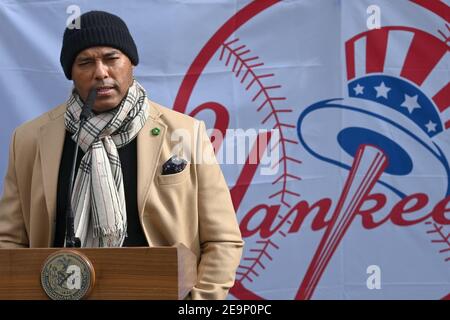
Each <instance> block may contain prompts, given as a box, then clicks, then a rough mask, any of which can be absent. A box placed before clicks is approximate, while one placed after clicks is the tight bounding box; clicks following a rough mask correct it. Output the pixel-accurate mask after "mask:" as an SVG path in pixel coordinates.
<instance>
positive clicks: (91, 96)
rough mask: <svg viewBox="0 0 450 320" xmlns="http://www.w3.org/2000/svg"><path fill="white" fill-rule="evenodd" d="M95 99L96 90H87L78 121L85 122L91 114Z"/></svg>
mask: <svg viewBox="0 0 450 320" xmlns="http://www.w3.org/2000/svg"><path fill="white" fill-rule="evenodd" d="M96 98H97V89H96V88H95V87H93V88H92V89H91V90H89V93H88V96H87V99H86V102H85V103H84V106H83V110H82V111H81V114H80V120H86V119H87V118H89V116H90V115H91V113H92V108H93V107H94V103H95V99H96Z"/></svg>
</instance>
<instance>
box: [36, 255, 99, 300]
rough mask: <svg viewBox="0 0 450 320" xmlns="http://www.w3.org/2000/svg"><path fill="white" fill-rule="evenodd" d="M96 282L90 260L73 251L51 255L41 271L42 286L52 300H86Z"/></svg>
mask: <svg viewBox="0 0 450 320" xmlns="http://www.w3.org/2000/svg"><path fill="white" fill-rule="evenodd" d="M94 282H95V272H94V268H93V267H92V263H91V262H90V261H89V259H88V258H87V257H86V256H85V255H83V254H81V253H79V252H76V251H73V250H61V251H58V252H55V253H54V254H52V255H50V256H49V257H48V258H47V260H46V261H45V263H44V265H43V267H42V270H41V285H42V288H43V289H44V291H45V293H46V294H47V296H48V297H49V298H50V299H52V300H80V299H83V298H86V297H87V296H88V295H89V293H90V291H91V289H92V288H93V286H94Z"/></svg>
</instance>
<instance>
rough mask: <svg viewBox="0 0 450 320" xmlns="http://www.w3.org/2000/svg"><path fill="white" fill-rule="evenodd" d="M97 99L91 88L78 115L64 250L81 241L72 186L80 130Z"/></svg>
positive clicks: (79, 245) (76, 245) (77, 244)
mask: <svg viewBox="0 0 450 320" xmlns="http://www.w3.org/2000/svg"><path fill="white" fill-rule="evenodd" d="M96 97H97V90H96V89H95V88H92V89H91V90H90V91H89V94H88V97H87V99H86V103H85V104H84V106H83V109H82V111H81V114H80V126H79V129H78V133H77V139H76V143H75V152H74V158H73V162H72V171H71V174H70V181H69V192H68V201H67V209H66V245H65V246H66V248H80V247H81V241H80V238H77V237H75V214H74V212H73V208H72V192H73V184H74V180H75V169H76V164H77V159H78V149H79V142H80V133H81V128H82V127H83V124H84V122H85V121H86V120H87V119H88V118H89V116H90V115H91V112H92V111H91V110H92V107H93V105H94V102H95V98H96Z"/></svg>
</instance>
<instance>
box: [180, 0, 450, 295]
mask: <svg viewBox="0 0 450 320" xmlns="http://www.w3.org/2000/svg"><path fill="white" fill-rule="evenodd" d="M319 2H320V1H319ZM372 2H374V1H371V2H370V1H361V4H360V7H358V6H353V7H351V6H350V5H348V4H347V5H346V4H345V3H342V4H341V6H342V8H341V12H342V13H343V15H347V14H348V15H349V16H352V15H357V14H361V15H362V17H364V14H365V8H367V6H369V5H370V4H372ZM375 2H376V3H377V4H378V5H379V6H380V8H381V9H382V10H384V11H383V24H382V26H381V27H380V28H378V29H372V30H368V29H367V27H366V26H365V25H364V24H362V23H360V24H358V23H357V22H352V21H350V22H346V23H347V24H344V27H343V31H342V32H341V33H339V30H336V31H334V30H324V29H323V28H322V27H321V24H320V21H317V19H315V18H314V17H318V16H320V17H321V19H328V20H329V19H331V20H333V19H334V20H336V23H338V22H339V21H340V19H344V18H345V17H336V16H333V15H332V10H330V12H328V11H327V10H321V9H320V5H307V4H304V3H303V2H301V1H298V2H295V1H294V2H290V1H279V0H278V1H277V0H260V1H251V2H247V3H246V4H245V5H242V6H241V7H240V8H239V10H237V12H236V14H235V15H234V16H232V17H230V19H229V20H228V21H226V22H225V23H224V24H223V25H222V26H221V27H220V28H219V29H218V30H217V32H216V33H215V34H214V35H212V37H211V38H210V39H209V40H208V41H207V42H206V43H205V45H204V47H203V48H202V49H201V50H200V52H199V53H198V55H197V56H196V58H195V59H194V61H193V62H192V64H191V66H190V67H189V69H188V71H187V73H186V75H185V77H184V79H183V82H182V84H181V86H180V88H179V91H178V94H177V96H176V99H175V103H174V109H175V110H177V111H180V112H183V113H186V114H190V115H192V116H195V117H197V118H199V119H202V120H205V122H206V123H207V127H209V128H214V129H215V130H216V132H219V133H220V134H221V139H215V138H212V142H213V144H214V147H215V151H216V155H217V157H218V159H219V160H221V163H222V169H223V171H224V174H225V176H226V179H227V181H228V183H229V187H230V191H231V195H232V199H233V203H234V206H235V209H236V211H237V215H238V219H239V222H240V227H241V232H242V235H243V237H244V240H245V242H246V245H245V249H244V254H243V257H242V260H241V264H240V266H239V269H238V272H237V277H236V284H235V286H234V288H233V289H232V290H231V294H232V297H233V298H235V299H340V298H350V299H351V298H363V299H364V298H365V299H383V298H384V299H386V298H393V299H396V298H397V299H398V298H408V297H417V296H420V297H422V298H429V299H442V298H445V297H448V294H449V292H450V287H449V282H450V269H449V266H450V229H449V223H450V221H449V217H448V207H449V201H450V198H449V196H450V165H449V158H450V148H449V131H448V130H449V129H450V85H449V81H448V80H449V77H448V74H449V73H448V72H449V69H448V66H449V65H450V60H449V34H450V28H449V25H448V21H446V17H447V18H448V13H449V11H450V8H449V7H448V6H447V5H445V4H444V3H443V2H440V1H429V2H424V1H420V0H415V1H407V0H405V1H398V2H396V3H395V4H389V1H383V0H379V1H375ZM361 8H362V9H361ZM387 8H389V10H388V9H387ZM358 9H359V10H360V11H361V13H358V12H359V11H358ZM352 10H353V11H355V12H351V11H352ZM395 10H406V11H407V12H408V15H404V16H403V17H401V18H398V16H396V15H395V12H396V11H395ZM319 11H320V12H319ZM269 14H270V16H271V20H270V21H272V22H273V21H277V23H276V24H271V25H267V24H266V21H267V16H268V15H269ZM297 16H302V17H305V19H304V20H301V21H299V20H296V19H295V17H297ZM307 17H310V18H309V19H308V18H307ZM417 17H422V18H423V19H422V18H417ZM418 21H427V22H428V24H425V23H423V22H418ZM430 21H431V22H430ZM330 32H331V33H333V32H337V33H336V35H337V36H336V37H334V36H333V35H329V34H328V33H330ZM262 33H263V34H264V37H261V36H255V35H256V34H262ZM316 38H323V39H329V40H328V41H316V42H312V41H311V40H312V39H316ZM300 44H301V45H300ZM308 44H310V45H308ZM288 53H289V54H288ZM287 57H291V58H287ZM292 57H295V59H294V58H292ZM289 59H291V60H289ZM286 61H288V62H289V65H285V64H283V63H282V62H286ZM211 84H214V86H215V87H216V88H220V90H214V91H211V90H208V88H209V87H210V86H211ZM300 87H301V88H303V89H302V90H299V88H300ZM323 88H326V89H327V90H323ZM237 129H241V130H242V131H240V132H241V134H243V135H245V137H246V138H248V139H247V140H246V143H248V144H247V145H246V146H247V147H246V148H245V150H246V151H245V155H244V157H243V160H244V161H239V156H241V157H242V155H235V156H236V157H234V158H233V157H227V156H228V155H229V152H230V149H232V148H236V145H233V144H232V142H233V141H232V140H236V136H239V134H237V135H236V134H234V135H233V134H232V133H231V132H232V130H237ZM264 130H265V131H264ZM264 132H269V135H268V138H267V136H266V137H264ZM230 145H232V146H233V147H230ZM255 156H256V159H257V163H254V162H253V163H252V162H250V161H249V159H250V158H251V157H255ZM230 159H233V160H234V162H230V161H228V160H230ZM241 160H242V159H241ZM373 264H375V265H378V266H379V267H380V270H381V271H382V274H383V278H382V279H383V280H382V289H381V290H369V289H368V288H367V287H366V279H367V274H366V268H367V267H368V266H369V265H373ZM411 283H412V284H411ZM408 284H410V285H411V287H410V288H408V287H407V285H408ZM418 292H420V294H419V293H418Z"/></svg>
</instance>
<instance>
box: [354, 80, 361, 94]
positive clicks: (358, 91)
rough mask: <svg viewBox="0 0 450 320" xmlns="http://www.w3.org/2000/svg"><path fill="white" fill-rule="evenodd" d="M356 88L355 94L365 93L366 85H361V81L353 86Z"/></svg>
mask: <svg viewBox="0 0 450 320" xmlns="http://www.w3.org/2000/svg"><path fill="white" fill-rule="evenodd" d="M353 90H355V94H356V95H358V94H364V87H363V86H361V85H360V84H359V83H358V84H357V85H356V87H354V88H353Z"/></svg>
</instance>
